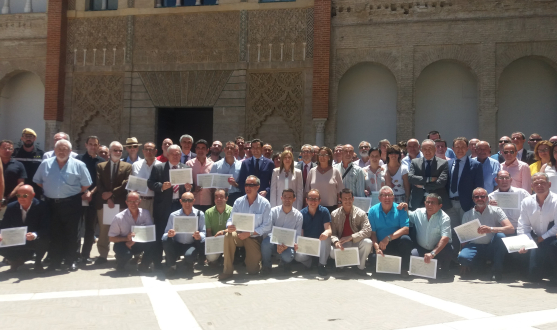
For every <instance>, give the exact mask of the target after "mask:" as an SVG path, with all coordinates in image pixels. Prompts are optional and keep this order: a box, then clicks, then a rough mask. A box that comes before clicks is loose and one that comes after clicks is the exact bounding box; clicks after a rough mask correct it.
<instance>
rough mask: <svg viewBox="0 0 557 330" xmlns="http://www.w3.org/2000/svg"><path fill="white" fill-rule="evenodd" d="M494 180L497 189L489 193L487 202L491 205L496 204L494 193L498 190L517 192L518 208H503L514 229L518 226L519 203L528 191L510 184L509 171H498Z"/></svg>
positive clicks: (527, 195)
mask: <svg viewBox="0 0 557 330" xmlns="http://www.w3.org/2000/svg"><path fill="white" fill-rule="evenodd" d="M495 181H497V187H498V189H497V190H495V191H494V192H492V193H490V194H489V204H490V205H493V206H498V205H497V200H496V199H495V194H496V193H498V192H512V193H518V203H519V204H518V205H519V208H518V209H503V208H502V210H503V212H505V215H506V216H507V219H509V221H510V222H511V224H512V225H513V227H514V228H515V229H517V228H518V218H519V217H520V205H521V204H522V201H523V200H524V199H525V198H527V197H529V196H530V193H529V192H528V191H526V190H524V189H522V188H515V187H513V186H512V181H513V179H512V177H511V175H510V174H509V172H507V171H499V173H497V177H496V178H495Z"/></svg>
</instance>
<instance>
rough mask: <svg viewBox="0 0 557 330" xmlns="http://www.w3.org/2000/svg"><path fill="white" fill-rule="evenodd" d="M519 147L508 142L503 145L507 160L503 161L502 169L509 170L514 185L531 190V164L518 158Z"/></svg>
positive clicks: (504, 155)
mask: <svg viewBox="0 0 557 330" xmlns="http://www.w3.org/2000/svg"><path fill="white" fill-rule="evenodd" d="M517 149H518V147H517V146H516V145H515V144H513V143H507V144H505V145H504V146H503V157H505V161H504V162H503V163H501V170H503V171H507V172H509V174H510V175H511V176H512V177H513V181H512V186H513V187H516V188H523V189H526V190H530V183H531V177H530V166H528V164H526V163H525V162H522V161H520V160H519V159H518V157H517Z"/></svg>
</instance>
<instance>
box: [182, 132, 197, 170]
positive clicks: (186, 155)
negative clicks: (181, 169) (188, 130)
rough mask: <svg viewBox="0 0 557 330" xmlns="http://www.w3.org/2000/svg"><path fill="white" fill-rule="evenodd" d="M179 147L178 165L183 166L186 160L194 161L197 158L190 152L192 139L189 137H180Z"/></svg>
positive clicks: (186, 135) (185, 135)
mask: <svg viewBox="0 0 557 330" xmlns="http://www.w3.org/2000/svg"><path fill="white" fill-rule="evenodd" d="M180 146H181V147H182V157H181V158H180V163H182V164H185V163H186V162H187V161H188V160H190V159H194V158H195V157H196V156H197V155H196V154H195V153H193V152H191V147H192V146H193V137H192V136H191V135H188V134H184V135H182V136H181V137H180Z"/></svg>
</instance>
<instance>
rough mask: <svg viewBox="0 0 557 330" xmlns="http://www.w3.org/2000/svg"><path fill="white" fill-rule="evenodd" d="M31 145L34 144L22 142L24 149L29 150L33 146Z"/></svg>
mask: <svg viewBox="0 0 557 330" xmlns="http://www.w3.org/2000/svg"><path fill="white" fill-rule="evenodd" d="M33 144H34V142H30V143H27V142H26V141H23V146H24V147H25V148H31V147H32V146H33Z"/></svg>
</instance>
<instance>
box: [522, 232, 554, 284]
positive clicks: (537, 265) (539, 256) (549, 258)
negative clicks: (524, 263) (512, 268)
mask: <svg viewBox="0 0 557 330" xmlns="http://www.w3.org/2000/svg"><path fill="white" fill-rule="evenodd" d="M537 244H538V248H537V249H532V250H528V253H529V254H530V262H529V264H528V279H529V280H531V281H541V280H542V278H543V270H544V268H545V265H546V263H549V264H550V266H551V268H552V272H553V276H555V277H557V237H555V236H553V237H548V238H547V239H545V240H544V241H543V242H541V243H537Z"/></svg>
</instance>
